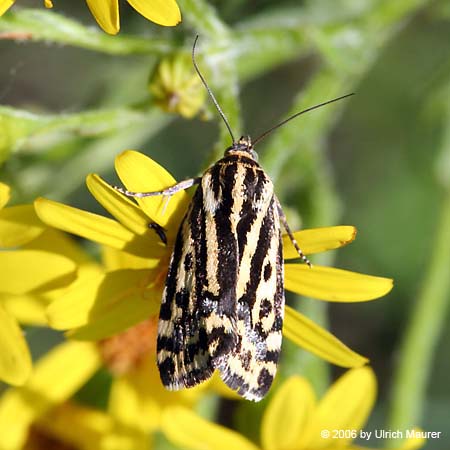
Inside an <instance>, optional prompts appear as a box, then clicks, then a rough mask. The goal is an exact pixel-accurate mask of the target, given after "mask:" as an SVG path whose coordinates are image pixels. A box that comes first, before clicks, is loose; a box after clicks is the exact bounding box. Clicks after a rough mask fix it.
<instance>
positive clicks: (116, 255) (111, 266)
mask: <svg viewBox="0 0 450 450" xmlns="http://www.w3.org/2000/svg"><path fill="white" fill-rule="evenodd" d="M169 254H170V252H169V249H168V252H167V255H168V256H169ZM102 263H103V266H104V267H105V269H106V270H107V271H108V272H110V271H112V270H120V269H154V268H156V267H157V266H158V265H159V264H162V263H161V261H160V260H159V259H149V258H143V257H142V256H136V255H132V254H131V253H126V252H122V251H120V250H117V249H115V248H112V247H106V246H105V245H103V246H102Z"/></svg>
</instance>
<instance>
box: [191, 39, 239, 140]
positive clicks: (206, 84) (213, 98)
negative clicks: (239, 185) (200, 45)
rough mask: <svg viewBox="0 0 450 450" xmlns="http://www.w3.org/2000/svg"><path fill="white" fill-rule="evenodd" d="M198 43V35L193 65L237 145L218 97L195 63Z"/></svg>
mask: <svg viewBox="0 0 450 450" xmlns="http://www.w3.org/2000/svg"><path fill="white" fill-rule="evenodd" d="M197 41H198V34H197V36H195V40H194V45H193V46H192V63H193V64H194V68H195V71H196V72H197V75H198V76H199V77H200V80H202V83H203V85H204V86H205V88H206V90H207V91H208V95H209V96H210V98H211V100H212V101H213V103H214V106H215V107H216V109H217V111H219V114H220V117H222V120H223V121H224V123H225V126H226V127H227V129H228V133H230V136H231V139H232V140H233V144H235V143H236V139H235V138H234V135H233V132H232V131H231V127H230V124H229V123H228V120H227V118H226V117H225V114H224V113H223V111H222V108H221V107H220V106H219V103H218V102H217V100H216V97H214V94H213V93H212V91H211V89H210V88H209V86H208V83H207V82H206V80H205V78H204V77H203V75H202V74H201V72H200V69H199V68H198V66H197V63H196V61H195V46H196V45H197Z"/></svg>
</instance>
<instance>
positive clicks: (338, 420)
mask: <svg viewBox="0 0 450 450" xmlns="http://www.w3.org/2000/svg"><path fill="white" fill-rule="evenodd" d="M376 390H377V385H376V378H375V375H374V373H373V371H372V369H370V368H369V367H367V366H366V367H359V368H357V369H351V370H349V371H348V372H346V373H345V374H344V375H343V376H341V377H340V378H339V379H338V380H337V381H336V382H335V383H333V385H332V386H331V387H330V389H328V391H327V393H326V394H325V396H324V397H323V398H322V400H321V401H320V402H319V405H318V406H317V409H316V412H315V414H314V416H313V418H312V423H313V424H314V425H313V426H312V427H311V429H310V431H309V433H308V437H309V439H308V443H307V445H305V447H306V448H318V449H319V448H324V447H327V445H329V444H330V439H329V438H328V439H325V438H322V437H321V435H320V431H321V430H360V429H361V428H362V427H363V426H364V425H365V423H366V421H367V418H368V417H369V413H370V411H371V410H372V408H373V405H374V403H375V397H376ZM336 411H339V414H337V413H336ZM352 440H353V439H352V438H351V437H350V438H345V437H343V438H341V439H338V442H334V444H338V445H340V446H342V447H346V446H347V445H348V444H349V443H350V442H351V441H352Z"/></svg>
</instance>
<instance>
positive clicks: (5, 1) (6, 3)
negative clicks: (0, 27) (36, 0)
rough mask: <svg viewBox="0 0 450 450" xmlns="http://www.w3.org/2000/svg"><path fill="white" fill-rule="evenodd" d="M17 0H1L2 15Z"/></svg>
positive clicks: (0, 9)
mask: <svg viewBox="0 0 450 450" xmlns="http://www.w3.org/2000/svg"><path fill="white" fill-rule="evenodd" d="M14 1H15V0H1V1H0V16H1V15H3V14H4V13H5V12H6V11H7V10H8V9H9V8H10V7H11V6H12V5H13V4H14Z"/></svg>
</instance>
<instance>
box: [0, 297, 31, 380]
mask: <svg viewBox="0 0 450 450" xmlns="http://www.w3.org/2000/svg"><path fill="white" fill-rule="evenodd" d="M30 373H31V356H30V352H29V350H28V346H27V343H26V342H25V339H24V338H23V335H22V330H21V329H20V327H19V325H18V323H17V322H16V320H15V319H14V318H13V317H12V316H11V315H10V314H9V313H7V312H6V311H5V310H4V309H3V307H2V306H1V305H0V380H3V381H6V382H7V383H10V384H15V385H20V384H23V383H25V381H26V380H27V378H28V377H29V375H30Z"/></svg>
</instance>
